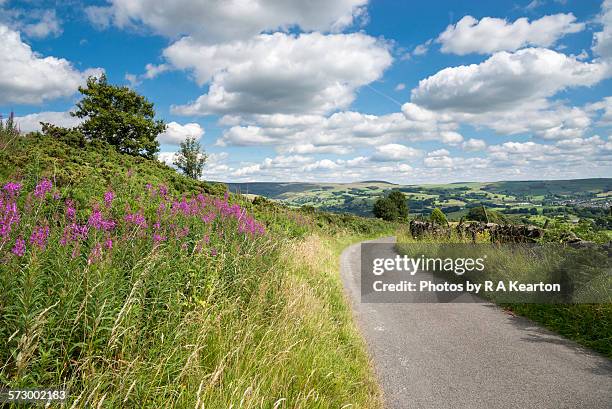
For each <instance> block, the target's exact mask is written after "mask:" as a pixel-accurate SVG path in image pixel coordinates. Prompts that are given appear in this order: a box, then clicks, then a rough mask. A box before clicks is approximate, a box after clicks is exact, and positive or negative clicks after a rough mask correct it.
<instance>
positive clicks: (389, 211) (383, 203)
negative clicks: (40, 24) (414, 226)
mask: <svg viewBox="0 0 612 409" xmlns="http://www.w3.org/2000/svg"><path fill="white" fill-rule="evenodd" d="M372 213H373V214H374V216H375V217H378V218H379V219H383V220H386V221H394V220H397V219H398V218H399V211H398V210H397V206H396V204H395V202H394V201H393V200H391V199H389V198H388V197H381V198H379V199H378V200H376V202H374V207H373V208H372Z"/></svg>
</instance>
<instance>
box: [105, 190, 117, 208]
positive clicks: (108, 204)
mask: <svg viewBox="0 0 612 409" xmlns="http://www.w3.org/2000/svg"><path fill="white" fill-rule="evenodd" d="M114 198H115V192H113V191H112V190H109V191H108V192H106V193H104V204H105V205H106V207H107V208H108V207H111V205H112V204H113V199H114Z"/></svg>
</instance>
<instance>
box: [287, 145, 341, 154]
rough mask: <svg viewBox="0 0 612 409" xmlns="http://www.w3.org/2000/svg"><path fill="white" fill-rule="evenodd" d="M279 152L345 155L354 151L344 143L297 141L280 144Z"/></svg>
mask: <svg viewBox="0 0 612 409" xmlns="http://www.w3.org/2000/svg"><path fill="white" fill-rule="evenodd" d="M278 150H279V152H282V153H287V154H300V155H304V154H313V153H315V154H316V153H332V154H336V155H345V154H347V153H349V152H351V151H352V148H351V147H350V146H344V145H319V146H317V145H313V144H312V143H296V144H294V145H288V146H280V147H279V149H278Z"/></svg>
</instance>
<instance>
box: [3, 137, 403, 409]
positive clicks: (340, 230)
mask: <svg viewBox="0 0 612 409" xmlns="http://www.w3.org/2000/svg"><path fill="white" fill-rule="evenodd" d="M11 146H12V145H11ZM11 146H8V145H7V146H5V148H6V151H5V152H3V154H4V155H7V156H10V155H11V152H16V154H15V155H13V156H14V158H13V161H14V162H16V163H17V162H19V163H25V164H26V165H27V164H28V163H29V162H27V161H26V158H25V156H20V155H22V154H24V153H23V151H22V149H24V148H23V147H24V146H30V147H35V149H34V151H35V152H39V154H37V155H33V157H34V158H36V157H38V158H44V160H42V161H41V162H39V164H38V165H36V166H30V165H27V166H24V167H23V168H18V167H12V168H11V166H12V165H10V164H9V163H7V162H5V163H4V165H3V167H2V169H1V174H2V175H11V177H10V179H6V178H4V179H3V180H2V183H1V186H0V190H1V196H2V206H0V207H2V211H1V212H0V213H2V214H1V215H0V224H1V226H0V227H1V228H0V233H2V237H1V238H0V338H1V339H3V340H4V342H3V343H1V344H0V385H2V386H3V387H10V388H19V387H47V388H48V387H62V388H66V389H68V391H69V393H70V397H69V399H68V400H67V401H66V402H64V403H63V404H62V407H74V408H80V407H155V408H158V407H176V408H189V407H195V408H199V407H202V408H203V407H206V408H210V407H214V408H217V407H244V408H256V407H257V408H259V407H269V408H274V407H276V408H283V407H285V408H289V407H291V408H293V407H304V408H306V407H308V408H311V407H312V408H339V407H361V408H377V407H380V406H381V398H380V392H379V390H378V386H377V384H376V382H375V380H374V378H373V375H372V371H371V368H370V366H369V361H368V357H367V354H366V352H365V349H364V346H363V343H362V340H361V338H360V337H359V335H358V333H357V332H356V329H355V326H354V324H353V322H352V318H351V314H350V310H349V309H348V307H347V304H346V302H345V299H344V296H343V291H342V285H341V283H340V280H339V276H338V265H337V262H338V256H339V252H340V249H341V248H342V247H344V245H347V244H348V243H349V242H351V241H354V240H358V239H359V238H362V237H366V236H375V235H379V234H383V233H386V232H389V231H391V230H392V229H393V228H394V227H395V226H393V225H391V224H388V223H384V222H379V221H373V220H372V221H371V220H366V219H361V218H357V217H354V216H346V215H327V214H323V213H319V212H315V213H313V212H309V211H304V212H301V211H293V210H289V209H287V208H285V207H283V206H278V205H275V204H272V203H251V202H250V201H248V200H245V199H244V198H242V197H240V196H226V197H225V198H221V197H219V196H209V195H207V194H205V188H206V186H200V185H198V184H197V183H195V184H194V183H192V182H189V181H183V180H182V179H180V177H179V178H178V179H174V177H175V176H172V178H171V179H170V180H171V182H168V184H167V185H165V184H162V183H161V182H163V181H165V180H166V179H165V178H164V175H165V172H166V170H161V176H160V174H156V177H155V178H153V179H152V182H151V183H148V184H147V177H148V176H147V175H149V174H150V173H151V172H152V171H151V169H149V167H148V166H149V165H147V163H146V162H143V163H142V164H141V163H138V164H136V165H135V166H134V167H132V165H134V163H131V162H130V163H128V164H127V165H126V164H123V163H122V162H121V161H124V160H125V161H128V162H129V161H132V159H131V158H124V157H123V156H121V155H119V156H117V155H116V154H115V153H109V155H108V156H105V155H104V154H101V153H100V149H102V151H104V150H105V149H106V148H105V147H103V148H99V147H85V148H83V149H85V151H84V153H83V155H82V156H81V158H80V159H78V158H75V157H73V156H71V155H72V149H73V148H72V147H70V146H68V145H65V144H63V143H61V142H53V143H52V145H51V146H52V147H53V148H52V149H51V148H49V149H47V148H44V147H41V146H40V145H39V144H37V143H35V142H33V141H29V140H28V141H19V142H18V143H17V144H16V147H11ZM11 150H12V151H11ZM66 152H69V153H68V154H67V153H66ZM64 155H68V156H64ZM99 155H101V156H99ZM58 157H59V158H63V159H62V161H64V160H65V161H66V163H68V168H69V169H68V173H64V174H67V175H69V177H67V178H63V177H57V178H55V179H54V178H53V175H57V174H58V172H57V168H56V167H55V165H54V164H55V163H56V160H57V158H58ZM103 157H104V159H103V160H105V161H107V162H108V164H109V166H111V167H112V166H115V164H117V172H118V173H120V175H119V176H117V177H116V178H113V177H111V176H108V177H107V176H102V175H100V174H96V173H92V174H89V173H87V172H88V169H89V167H91V166H93V164H92V163H91V162H90V161H92V160H96V159H95V158H100V160H102V158H103ZM109 158H110V159H109ZM41 164H42V165H41ZM151 166H152V167H153V169H156V168H157V167H158V165H157V164H152V165H151ZM140 170H143V172H140ZM36 171H40V172H41V173H36ZM60 173H61V172H60ZM152 173H154V174H155V172H152ZM70 175H72V176H70ZM9 181H12V182H11V183H8V182H9ZM181 189H186V190H184V191H182V190H181Z"/></svg>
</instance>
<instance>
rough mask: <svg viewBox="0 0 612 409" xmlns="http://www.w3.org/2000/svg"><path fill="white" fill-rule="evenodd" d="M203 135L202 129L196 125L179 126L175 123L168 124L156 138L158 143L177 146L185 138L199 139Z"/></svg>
mask: <svg viewBox="0 0 612 409" xmlns="http://www.w3.org/2000/svg"><path fill="white" fill-rule="evenodd" d="M202 135H204V129H203V128H202V127H201V126H200V124H197V123H193V122H192V123H188V124H185V125H181V124H179V123H177V122H170V123H168V125H167V128H166V130H165V131H164V132H163V133H162V134H160V135H159V136H158V137H157V140H158V141H159V142H160V143H163V144H168V145H179V144H180V143H181V142H184V141H185V140H186V139H187V138H195V139H200V138H201V137H202Z"/></svg>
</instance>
